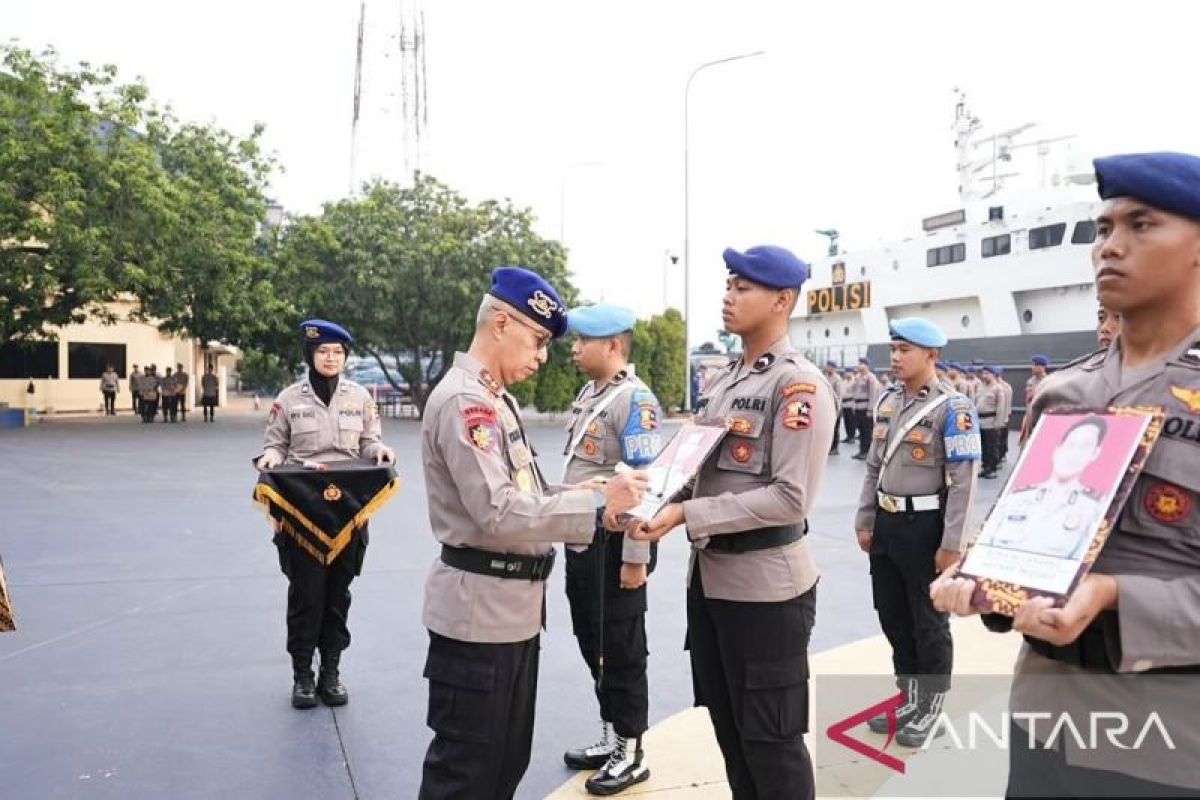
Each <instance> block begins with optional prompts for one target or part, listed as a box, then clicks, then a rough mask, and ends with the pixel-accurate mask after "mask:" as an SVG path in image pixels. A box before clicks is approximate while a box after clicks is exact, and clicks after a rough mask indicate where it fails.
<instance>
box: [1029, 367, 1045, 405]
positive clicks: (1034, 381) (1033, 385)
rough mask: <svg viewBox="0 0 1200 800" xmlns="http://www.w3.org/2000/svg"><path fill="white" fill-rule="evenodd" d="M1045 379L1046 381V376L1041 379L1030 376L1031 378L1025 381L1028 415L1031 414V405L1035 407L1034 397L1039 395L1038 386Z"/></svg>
mask: <svg viewBox="0 0 1200 800" xmlns="http://www.w3.org/2000/svg"><path fill="white" fill-rule="evenodd" d="M1045 379H1046V378H1045V376H1043V377H1040V378H1039V377H1038V376H1037V375H1030V376H1029V378H1028V379H1027V380H1026V381H1025V411H1026V413H1028V412H1029V407H1030V406H1031V405H1033V396H1034V395H1035V394H1036V393H1037V388H1038V384H1040V383H1041V382H1042V381H1044V380H1045Z"/></svg>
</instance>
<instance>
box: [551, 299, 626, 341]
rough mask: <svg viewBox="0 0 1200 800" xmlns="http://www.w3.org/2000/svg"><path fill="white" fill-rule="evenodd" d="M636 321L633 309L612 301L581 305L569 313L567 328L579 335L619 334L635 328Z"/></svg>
mask: <svg viewBox="0 0 1200 800" xmlns="http://www.w3.org/2000/svg"><path fill="white" fill-rule="evenodd" d="M636 321H637V318H636V317H635V316H634V315H633V312H632V311H630V310H629V309H628V308H622V307H621V306H616V305H613V304H612V303H597V304H596V305H594V306H580V307H579V308H572V309H571V310H570V312H568V313H567V328H568V329H569V330H570V331H571V333H574V334H576V335H578V336H590V337H603V336H617V335H619V334H622V333H625V331H629V330H633V323H634V322H636Z"/></svg>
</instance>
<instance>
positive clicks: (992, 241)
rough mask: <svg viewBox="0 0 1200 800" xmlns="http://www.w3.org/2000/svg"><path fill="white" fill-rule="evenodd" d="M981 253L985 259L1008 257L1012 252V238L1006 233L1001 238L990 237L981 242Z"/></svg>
mask: <svg viewBox="0 0 1200 800" xmlns="http://www.w3.org/2000/svg"><path fill="white" fill-rule="evenodd" d="M979 244H980V253H981V255H982V256H983V257H984V258H991V257H992V256H1006V255H1008V254H1009V253H1011V252H1012V236H1011V235H1010V234H1007V233H1004V234H1001V235H1000V236H988V237H987V238H986V239H983V240H982V241H980V243H979Z"/></svg>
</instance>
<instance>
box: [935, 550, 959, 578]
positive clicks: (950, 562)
mask: <svg viewBox="0 0 1200 800" xmlns="http://www.w3.org/2000/svg"><path fill="white" fill-rule="evenodd" d="M960 555H962V554H961V553H958V552H955V551H954V550H947V549H946V548H944V547H939V548H938V549H937V552H936V553H934V555H933V564H934V566H935V567H936V568H937V571H938V573H942V572H945V571H946V570H948V569H950V568H951V567H953V566H954V565H955V564H957V563H958V559H959V556H960Z"/></svg>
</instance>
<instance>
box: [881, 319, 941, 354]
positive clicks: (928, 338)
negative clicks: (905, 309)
mask: <svg viewBox="0 0 1200 800" xmlns="http://www.w3.org/2000/svg"><path fill="white" fill-rule="evenodd" d="M888 328H889V329H890V331H891V335H892V339H893V340H900V341H905V342H911V343H912V344H915V345H916V346H917V347H931V348H932V347H945V346H946V341H947V340H946V334H945V333H943V332H942V329H941V328H939V327H938V326H937V325H934V324H933V323H932V322H930V321H929V320H927V319H924V318H923V317H905V318H903V319H896V320H892V323H891V324H890V325H889V326H888Z"/></svg>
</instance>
